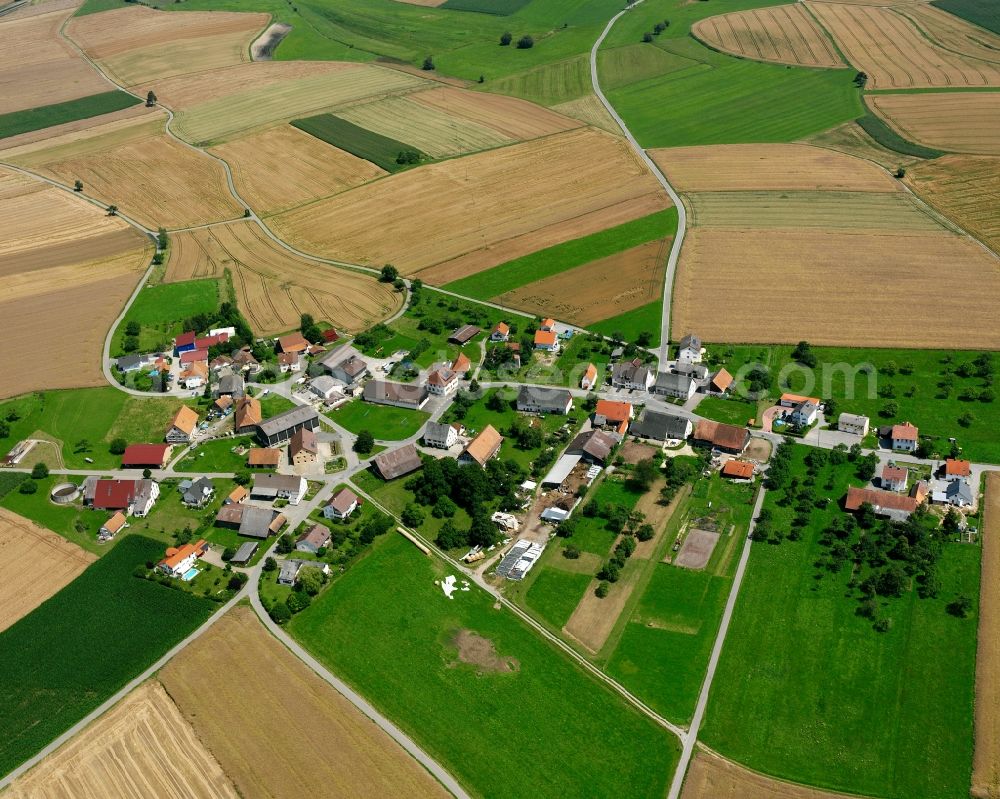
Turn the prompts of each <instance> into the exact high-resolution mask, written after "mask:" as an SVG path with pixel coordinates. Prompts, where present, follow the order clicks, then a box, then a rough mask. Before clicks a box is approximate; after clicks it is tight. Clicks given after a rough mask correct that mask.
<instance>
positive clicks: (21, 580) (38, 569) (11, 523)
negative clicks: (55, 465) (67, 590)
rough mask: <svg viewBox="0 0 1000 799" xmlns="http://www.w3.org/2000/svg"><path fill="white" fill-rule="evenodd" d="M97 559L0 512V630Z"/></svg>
mask: <svg viewBox="0 0 1000 799" xmlns="http://www.w3.org/2000/svg"><path fill="white" fill-rule="evenodd" d="M96 559H97V558H96V556H94V555H93V554H91V553H90V552H87V551H86V550H83V549H80V547H78V546H77V545H76V544H72V543H70V542H69V541H67V540H66V539H65V538H63V537H62V536H59V535H56V534H55V533H53V532H52V531H51V530H46V529H45V528H44V527H40V526H38V525H37V524H35V523H34V522H32V521H29V520H28V519H25V518H23V517H21V516H18V515H17V514H16V513H11V512H10V511H9V510H5V509H3V508H0V630H6V629H7V628H8V627H10V625H12V624H13V623H14V622H16V621H17V620H18V619H20V618H21V617H22V616H24V615H26V614H28V613H30V612H31V611H32V610H34V609H35V608H36V607H38V606H39V605H40V604H41V603H42V602H44V601H45V600H46V599H48V598H49V597H50V596H52V595H53V594H54V593H56V592H57V591H58V590H59V589H60V588H62V587H63V586H64V585H66V584H67V583H69V582H70V581H72V580H73V578H74V577H76V576H77V575H78V574H79V573H80V572H82V571H83V570H84V569H85V568H87V566H89V565H90V564H91V563H92V562H93V561H94V560H96Z"/></svg>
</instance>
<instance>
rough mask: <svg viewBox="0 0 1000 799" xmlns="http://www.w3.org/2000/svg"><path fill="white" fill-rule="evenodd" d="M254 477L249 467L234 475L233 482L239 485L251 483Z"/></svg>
mask: <svg viewBox="0 0 1000 799" xmlns="http://www.w3.org/2000/svg"><path fill="white" fill-rule="evenodd" d="M252 479H253V477H252V476H251V474H250V470H249V469H240V471H238V472H236V474H235V475H233V482H234V483H236V485H238V486H245V485H250V481H251V480H252Z"/></svg>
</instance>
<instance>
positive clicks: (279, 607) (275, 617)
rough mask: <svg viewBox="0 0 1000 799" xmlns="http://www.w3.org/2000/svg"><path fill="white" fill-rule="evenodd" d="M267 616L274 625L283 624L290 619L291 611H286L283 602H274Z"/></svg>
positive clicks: (286, 608)
mask: <svg viewBox="0 0 1000 799" xmlns="http://www.w3.org/2000/svg"><path fill="white" fill-rule="evenodd" d="M267 615H269V616H270V617H271V620H272V621H274V623H275V624H285V623H286V622H288V621H290V620H291V618H292V611H290V610H289V609H288V605H286V604H285V603H284V602H276V603H275V604H274V606H273V607H272V608H271V609H270V610H269V611H268V612H267Z"/></svg>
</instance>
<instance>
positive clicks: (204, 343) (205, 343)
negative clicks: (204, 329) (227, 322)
mask: <svg viewBox="0 0 1000 799" xmlns="http://www.w3.org/2000/svg"><path fill="white" fill-rule="evenodd" d="M227 341H229V334H228V333H216V334H215V335H214V336H205V338H196V339H195V340H194V347H195V349H197V350H207V349H208V348H209V347H215V346H217V345H219V344H225V343H226V342H227Z"/></svg>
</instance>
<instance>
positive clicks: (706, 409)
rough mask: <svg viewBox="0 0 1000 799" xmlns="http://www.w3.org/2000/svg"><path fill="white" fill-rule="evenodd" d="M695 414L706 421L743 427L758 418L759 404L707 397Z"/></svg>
mask: <svg viewBox="0 0 1000 799" xmlns="http://www.w3.org/2000/svg"><path fill="white" fill-rule="evenodd" d="M695 413H697V414H698V415H699V416H704V417H705V418H706V419H714V420H715V421H716V422H725V423H726V424H735V425H738V426H739V427H743V426H744V425H746V423H747V421H748V420H750V419H753V418H755V417H756V415H757V403H755V402H744V401H743V400H739V399H724V398H722V397H705V398H704V399H702V400H701V402H699V403H698V407H697V408H695Z"/></svg>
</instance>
